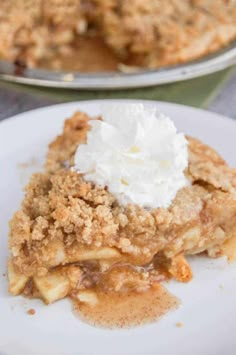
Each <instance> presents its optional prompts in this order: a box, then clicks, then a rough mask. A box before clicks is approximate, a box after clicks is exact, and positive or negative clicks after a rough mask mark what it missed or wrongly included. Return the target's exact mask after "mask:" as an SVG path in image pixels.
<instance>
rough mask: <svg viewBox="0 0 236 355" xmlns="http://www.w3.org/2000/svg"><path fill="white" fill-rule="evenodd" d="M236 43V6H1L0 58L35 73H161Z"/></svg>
mask: <svg viewBox="0 0 236 355" xmlns="http://www.w3.org/2000/svg"><path fill="white" fill-rule="evenodd" d="M235 38H236V0H229V1H226V0H207V1H203V0H184V1H183V0H171V1H164V0H145V1H143V0H130V1H120V0H119V1H118V0H109V1H104V0H50V1H46V0H34V1H32V0H31V1H29V0H8V1H1V7H0V57H1V58H3V59H6V60H10V61H13V62H14V61H15V62H16V64H19V63H20V64H21V65H25V66H28V67H35V66H36V67H47V68H52V69H65V70H71V71H72V70H74V71H76V70H77V71H106V70H117V69H119V68H122V65H121V64H124V65H127V66H128V67H129V66H135V67H142V68H157V67H161V66H166V65H174V64H178V63H182V62H186V61H190V60H193V59H196V58H199V57H202V56H204V55H206V54H209V53H212V52H215V51H217V50H219V49H220V48H222V47H224V46H225V45H227V44H228V43H230V42H231V41H234V40H235ZM94 52H96V55H95V56H93V55H92V56H91V53H94ZM124 67H125V66H124Z"/></svg>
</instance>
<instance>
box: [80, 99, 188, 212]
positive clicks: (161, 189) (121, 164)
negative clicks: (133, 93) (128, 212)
mask: <svg viewBox="0 0 236 355" xmlns="http://www.w3.org/2000/svg"><path fill="white" fill-rule="evenodd" d="M101 116H102V120H101V121H100V120H92V121H90V123H89V124H90V126H91V129H90V130H89V132H88V135H87V143H86V144H81V145H79V147H78V149H77V152H76V154H75V167H74V169H75V170H76V171H77V172H78V173H81V174H83V175H84V179H85V180H86V181H90V182H94V183H95V184H97V185H99V186H101V187H105V186H106V187H107V188H108V190H109V191H110V192H111V193H112V194H113V195H114V196H115V197H116V198H117V200H118V202H119V203H120V204H121V205H127V204H129V203H130V204H136V205H139V206H141V207H146V208H157V207H164V208H166V207H168V206H170V204H171V202H172V201H173V199H174V198H175V196H176V194H177V192H178V190H180V189H181V188H182V187H184V186H185V185H187V184H188V182H187V179H186V177H185V175H184V169H185V168H186V167H187V165H188V147H187V140H186V139H185V136H184V135H183V134H182V133H177V130H176V127H175V125H174V123H173V122H172V121H171V120H170V118H168V117H166V116H165V115H163V114H158V113H157V112H156V110H155V109H154V108H150V107H149V108H146V107H144V105H142V104H133V103H132V104H130V103H129V104H120V103H115V104H108V105H104V106H102V107H101Z"/></svg>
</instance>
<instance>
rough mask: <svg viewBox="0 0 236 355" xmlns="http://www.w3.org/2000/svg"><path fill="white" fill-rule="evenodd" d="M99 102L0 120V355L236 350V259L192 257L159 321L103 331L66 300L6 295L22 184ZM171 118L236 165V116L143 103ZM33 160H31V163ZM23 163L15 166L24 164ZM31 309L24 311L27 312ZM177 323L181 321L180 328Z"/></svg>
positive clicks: (230, 354) (212, 354) (214, 354)
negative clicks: (69, 120)
mask: <svg viewBox="0 0 236 355" xmlns="http://www.w3.org/2000/svg"><path fill="white" fill-rule="evenodd" d="M99 104H100V103H99V101H90V102H83V103H82V102H79V103H70V104H62V105H57V106H52V107H48V108H43V109H39V110H35V111H31V112H28V113H24V114H21V115H19V116H17V117H14V118H12V119H11V120H6V121H4V122H2V123H1V124H0V172H1V173H0V236H1V246H0V354H1V355H6V354H7V355H21V354H22V355H34V354H48V355H53V354H56V355H62V354H63V355H121V354H122V355H131V354H133V355H158V354H159V355H172V354H175V355H185V354H186V355H190V354H191V355H199V354H201V355H218V354H227V355H235V353H236V350H235V349H236V337H235V329H236V306H235V304H236V302H235V300H236V263H235V264H231V265H228V264H227V262H226V260H225V259H223V258H221V259H217V260H212V259H208V258H204V257H195V258H191V259H190V263H191V265H192V268H193V271H194V278H193V280H192V281H191V282H190V283H188V284H181V283H177V282H174V281H172V282H170V283H169V284H168V285H167V288H168V289H169V290H171V291H172V292H173V293H174V294H175V295H177V296H178V297H179V298H180V299H181V301H182V305H181V307H180V308H179V309H178V310H176V311H174V312H171V313H169V314H168V315H166V316H165V317H164V318H163V319H162V320H160V321H159V322H157V323H154V324H150V325H146V326H141V327H137V328H133V329H129V330H127V329H126V330H124V329H123V330H105V329H99V328H94V327H92V326H90V325H87V324H85V323H82V322H81V321H80V320H79V319H78V318H77V317H76V316H75V314H74V313H73V312H72V306H71V303H70V302H69V301H68V300H63V301H60V302H57V303H55V304H53V305H51V306H48V307H46V306H45V305H44V304H42V302H41V301H40V300H27V299H24V298H23V297H11V296H10V295H9V294H8V292H7V280H6V277H4V276H2V274H3V273H4V272H5V271H6V259H7V254H8V251H7V234H8V221H9V219H10V218H11V216H12V214H13V212H14V211H15V210H16V209H17V208H18V207H19V203H20V201H21V199H22V196H23V193H22V184H23V183H25V182H26V181H25V180H27V177H28V175H29V174H31V172H32V170H38V169H39V166H40V164H41V163H42V161H43V158H44V154H45V151H46V146H47V144H48V143H49V142H50V140H52V139H53V138H54V137H55V135H56V134H58V133H59V132H60V131H61V128H62V124H63V121H64V119H65V118H66V117H69V116H70V115H71V114H72V113H73V112H74V111H75V110H84V111H86V112H88V113H89V114H92V115H93V114H98V113H99ZM145 105H156V107H157V108H158V110H159V111H162V112H164V113H165V114H168V115H170V116H171V117H172V119H173V120H174V121H175V123H176V125H177V127H178V128H179V130H182V131H184V132H185V133H188V134H191V135H193V136H195V137H198V138H200V139H202V140H203V141H204V142H206V143H208V144H210V145H212V146H213V147H215V148H216V149H217V150H218V151H219V152H220V153H221V154H222V155H223V157H225V158H226V159H227V161H228V162H229V163H230V164H231V165H234V166H236V155H235V137H236V122H234V121H233V120H230V119H227V118H224V117H221V116H218V115H215V114H212V113H209V112H206V111H202V110H197V109H194V108H190V107H184V106H179V105H174V104H168V103H160V102H148V101H146V102H145ZM32 158H34V161H33V164H32ZM30 160H31V164H30V166H29V167H28V168H25V169H22V167H20V166H19V164H22V163H25V162H27V161H28V162H29V161H30ZM29 308H34V309H35V310H36V314H35V315H34V316H29V315H28V314H27V310H28V309H29ZM177 322H181V323H183V326H182V327H181V328H178V327H177V326H176V323H177Z"/></svg>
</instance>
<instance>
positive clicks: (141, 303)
mask: <svg viewBox="0 0 236 355" xmlns="http://www.w3.org/2000/svg"><path fill="white" fill-rule="evenodd" d="M96 294H97V297H98V303H96V304H95V305H89V304H86V303H81V302H75V309H76V312H77V314H78V315H79V317H80V318H81V319H82V320H83V321H85V322H86V323H89V324H91V325H94V326H97V327H105V328H128V327H132V326H138V325H143V324H147V323H152V322H154V321H156V320H158V319H159V318H160V317H162V316H163V315H164V314H166V313H167V312H169V311H170V310H174V309H176V308H177V307H178V305H179V300H178V299H177V298H176V297H174V296H173V295H172V294H170V293H169V292H168V291H167V290H166V289H165V288H164V287H163V286H161V285H160V284H158V285H157V286H155V287H152V288H151V289H149V290H147V291H145V292H142V293H137V292H130V293H127V294H118V293H110V294H109V293H103V292H102V291H99V292H97V293H96Z"/></svg>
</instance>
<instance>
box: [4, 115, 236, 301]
mask: <svg viewBox="0 0 236 355" xmlns="http://www.w3.org/2000/svg"><path fill="white" fill-rule="evenodd" d="M100 120H101V118H99V117H98V118H91V117H89V116H88V115H87V114H85V113H82V112H77V113H75V114H74V115H73V117H72V118H70V119H67V120H66V121H65V124H64V129H63V132H62V134H61V135H60V136H58V137H57V138H56V139H55V140H54V141H53V142H52V143H51V144H50V145H49V150H48V155H47V161H46V165H45V172H43V173H37V174H34V175H33V176H32V178H31V180H30V182H29V184H28V186H27V187H26V192H25V197H24V200H23V202H22V207H21V209H20V210H19V211H17V212H16V213H15V215H14V216H13V218H12V220H11V222H10V236H9V245H10V253H11V256H10V259H9V263H8V276H9V291H10V293H11V294H12V295H18V294H24V295H26V296H33V297H39V298H41V299H43V300H44V302H45V303H47V304H50V303H53V302H55V301H57V300H58V299H61V298H64V297H66V296H69V297H71V298H72V299H74V300H77V301H78V302H79V303H80V302H81V303H84V302H85V303H86V302H87V303H89V304H94V303H96V302H97V300H98V297H97V295H98V294H101V293H103V294H123V295H125V294H128V293H129V292H137V293H140V294H145V292H147V291H148V290H149V289H150V288H152V287H155V286H156V285H159V284H160V282H161V281H163V280H166V279H169V278H174V279H176V280H177V281H180V282H188V281H190V280H191V278H192V270H191V267H190V265H189V263H188V261H187V260H186V256H188V255H194V254H199V253H206V254H208V255H209V257H218V256H221V255H223V254H224V252H225V250H226V249H227V247H228V245H230V243H231V241H232V240H233V238H234V237H235V236H236V170H235V169H232V168H230V167H229V166H228V165H227V164H226V162H225V161H224V160H223V159H222V158H221V157H220V156H219V154H218V153H217V152H216V151H215V150H213V149H212V148H210V147H209V146H207V145H205V144H203V143H202V142H200V141H199V140H197V139H195V138H192V137H187V141H188V146H187V149H188V164H187V167H186V169H185V171H184V176H185V178H186V180H187V181H188V183H187V184H186V185H185V186H184V187H182V188H180V189H179V190H178V192H177V193H176V196H175V197H174V198H173V200H172V202H171V204H170V205H169V206H168V207H158V208H146V207H142V206H139V205H137V204H132V203H128V204H126V205H122V204H121V203H120V202H119V200H118V199H117V198H116V197H115V195H114V194H113V193H111V192H110V190H109V188H108V187H107V186H100V185H98V184H96V183H94V182H91V181H88V180H86V179H85V178H84V176H83V174H81V173H78V171H77V170H76V169H74V168H73V167H74V166H75V160H76V154H77V153H76V151H77V152H78V147H81V146H82V145H86V144H85V143H86V140H87V136H88V132H89V131H90V129H91V125H94V122H95V124H96V122H99V121H100ZM113 139H114V138H113ZM114 144H115V143H114Z"/></svg>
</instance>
